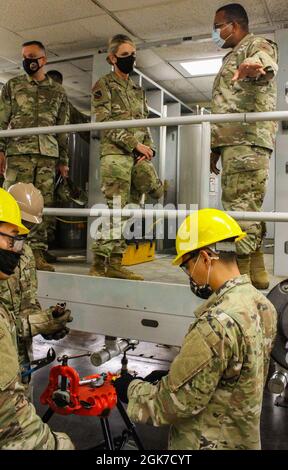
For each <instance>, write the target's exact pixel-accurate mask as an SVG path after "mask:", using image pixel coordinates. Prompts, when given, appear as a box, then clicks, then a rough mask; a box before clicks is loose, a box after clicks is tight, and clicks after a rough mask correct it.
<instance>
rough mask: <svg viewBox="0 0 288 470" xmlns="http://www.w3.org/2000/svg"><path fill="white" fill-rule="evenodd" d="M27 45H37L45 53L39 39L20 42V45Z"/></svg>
mask: <svg viewBox="0 0 288 470" xmlns="http://www.w3.org/2000/svg"><path fill="white" fill-rule="evenodd" d="M28 46H38V47H39V48H40V49H42V51H43V52H44V54H46V49H45V46H44V44H42V42H40V41H27V42H24V43H23V44H22V47H28Z"/></svg>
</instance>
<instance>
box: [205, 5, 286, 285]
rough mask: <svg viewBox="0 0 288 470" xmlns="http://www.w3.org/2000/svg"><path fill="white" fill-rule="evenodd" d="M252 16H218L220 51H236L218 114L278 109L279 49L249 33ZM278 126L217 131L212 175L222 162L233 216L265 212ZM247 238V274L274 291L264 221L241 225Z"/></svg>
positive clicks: (243, 248) (234, 9)
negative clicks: (267, 265)
mask: <svg viewBox="0 0 288 470" xmlns="http://www.w3.org/2000/svg"><path fill="white" fill-rule="evenodd" d="M248 24H249V23H248V16H247V13H246V11H245V9H244V8H243V7H242V6H241V5H239V4H238V3H231V4H228V5H224V6H223V7H221V8H219V9H218V10H217V12H216V15H215V19H214V26H213V33H212V38H213V40H214V42H215V43H216V45H217V46H218V47H221V48H223V49H228V48H232V50H231V52H229V53H228V54H227V55H226V56H225V57H224V59H223V65H222V68H221V70H220V71H219V73H218V75H217V77H216V79H215V82H214V86H213V94H212V113H215V114H221V113H224V114H226V113H253V112H265V111H274V110H275V108H276V78H275V77H276V74H277V70H278V66H277V60H278V53H277V46H276V44H275V43H274V42H273V41H270V40H268V39H265V38H263V37H259V36H254V35H253V34H250V33H249V26H248ZM275 134H276V124H275V122H272V121H261V122H250V123H246V122H227V123H219V124H215V125H213V127H212V145H211V148H212V153H211V172H213V173H215V174H218V173H219V169H218V168H217V162H218V160H219V159H220V157H221V163H222V175H221V176H222V204H223V207H224V209H225V210H230V211H252V212H256V211H261V209H262V204H263V200H264V196H265V193H266V189H267V183H268V176H269V160H270V156H271V154H272V151H273V149H274V146H275ZM240 225H241V227H242V229H243V230H245V231H246V232H247V237H246V238H244V239H243V240H242V241H241V242H240V243H239V244H238V245H237V255H238V258H237V260H238V265H239V269H240V272H241V274H248V275H249V276H250V277H251V281H252V283H253V285H254V286H255V287H256V288H258V289H266V288H268V286H269V279H268V274H267V272H266V270H265V265H264V256H263V252H262V251H261V244H262V240H263V237H264V235H265V224H264V223H262V222H245V223H244V222H241V223H240Z"/></svg>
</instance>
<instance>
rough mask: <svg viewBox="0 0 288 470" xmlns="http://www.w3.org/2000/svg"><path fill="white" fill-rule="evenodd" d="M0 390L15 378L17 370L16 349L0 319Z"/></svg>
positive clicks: (4, 388)
mask: <svg viewBox="0 0 288 470" xmlns="http://www.w3.org/2000/svg"><path fill="white" fill-rule="evenodd" d="M0 370H1V373H0V391H3V390H6V388H8V387H9V385H10V384H11V383H12V382H13V381H14V380H15V379H16V378H17V374H18V372H19V365H18V358H17V353H16V349H15V347H14V345H13V343H12V339H11V335H10V333H9V331H8V329H7V327H6V326H5V324H4V323H3V322H2V321H1V320H0Z"/></svg>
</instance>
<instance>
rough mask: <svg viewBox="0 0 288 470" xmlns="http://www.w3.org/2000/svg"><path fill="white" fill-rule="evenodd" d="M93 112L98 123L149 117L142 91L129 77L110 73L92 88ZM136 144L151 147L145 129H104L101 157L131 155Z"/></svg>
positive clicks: (147, 132)
mask: <svg viewBox="0 0 288 470" xmlns="http://www.w3.org/2000/svg"><path fill="white" fill-rule="evenodd" d="M92 115H95V116H96V121H97V122H102V121H123V120H129V119H145V118H147V116H148V107H147V102H146V97H145V92H144V90H143V89H142V88H140V87H139V86H138V85H136V84H135V83H134V82H133V80H131V78H129V79H128V80H122V79H121V78H119V77H117V75H116V74H115V73H114V72H111V73H109V74H108V75H105V76H104V77H103V78H101V79H100V80H99V81H98V82H96V84H95V85H94V87H93V98H92ZM138 143H141V144H144V145H147V146H148V147H151V148H153V142H152V137H151V134H150V131H149V129H148V128H146V127H142V128H138V129H137V128H130V129H111V130H108V131H103V132H102V134H101V151H100V153H101V156H104V155H127V154H131V152H132V151H133V150H134V148H135V147H136V146H137V144H138Z"/></svg>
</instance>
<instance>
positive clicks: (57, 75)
mask: <svg viewBox="0 0 288 470" xmlns="http://www.w3.org/2000/svg"><path fill="white" fill-rule="evenodd" d="M47 75H48V77H51V78H52V80H55V82H57V83H61V85H62V83H63V75H62V73H61V72H59V71H58V70H48V72H47Z"/></svg>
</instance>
